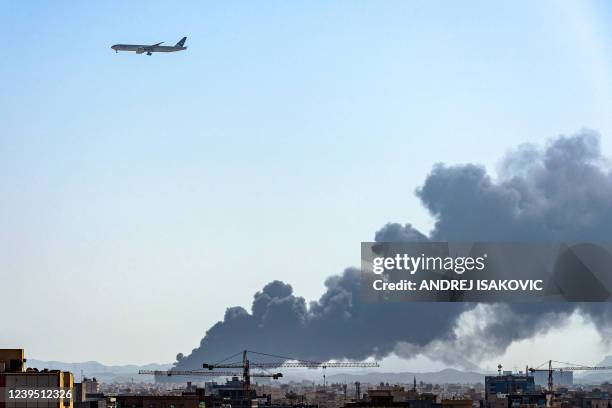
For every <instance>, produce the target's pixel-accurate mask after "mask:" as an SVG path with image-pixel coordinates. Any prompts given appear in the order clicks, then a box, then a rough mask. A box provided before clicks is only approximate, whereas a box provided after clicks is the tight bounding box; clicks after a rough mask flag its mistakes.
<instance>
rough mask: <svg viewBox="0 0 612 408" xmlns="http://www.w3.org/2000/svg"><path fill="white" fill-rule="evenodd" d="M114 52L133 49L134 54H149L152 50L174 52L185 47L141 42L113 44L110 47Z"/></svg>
mask: <svg viewBox="0 0 612 408" xmlns="http://www.w3.org/2000/svg"><path fill="white" fill-rule="evenodd" d="M111 48H112V49H113V50H115V52H119V51H133V52H135V53H136V54H143V53H147V54H148V55H151V53H154V52H176V51H183V50H186V49H187V47H170V46H168V45H142V44H115V45H113V46H112V47H111Z"/></svg>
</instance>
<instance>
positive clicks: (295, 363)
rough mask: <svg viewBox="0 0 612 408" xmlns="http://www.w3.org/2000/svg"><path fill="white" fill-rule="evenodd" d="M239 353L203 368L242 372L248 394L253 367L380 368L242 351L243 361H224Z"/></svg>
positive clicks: (205, 365) (364, 364) (361, 363)
mask: <svg viewBox="0 0 612 408" xmlns="http://www.w3.org/2000/svg"><path fill="white" fill-rule="evenodd" d="M249 353H251V354H257V355H260V356H265V357H272V358H277V359H280V361H266V362H255V361H250V360H249ZM238 354H239V353H236V354H234V355H233V356H230V357H228V358H226V359H225V360H223V361H221V362H219V363H214V364H210V363H204V364H203V365H202V367H203V368H205V369H208V370H211V371H212V370H215V369H217V368H229V369H231V368H234V369H241V370H242V378H243V380H244V389H245V391H247V392H248V390H249V389H250V386H251V377H254V375H253V374H252V373H251V367H256V368H260V369H264V370H265V369H267V368H294V367H301V368H322V369H326V368H367V367H379V365H378V363H377V362H360V361H354V362H353V361H339V362H336V361H309V360H299V359H295V358H292V357H285V356H277V355H273V354H266V353H259V352H256V351H249V350H243V351H242V361H240V362H234V363H225V362H224V361H227V360H229V359H230V358H232V357H234V356H237V355H238Z"/></svg>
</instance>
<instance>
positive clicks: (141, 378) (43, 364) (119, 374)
mask: <svg viewBox="0 0 612 408" xmlns="http://www.w3.org/2000/svg"><path fill="white" fill-rule="evenodd" d="M26 366H27V367H31V368H38V369H39V370H42V369H44V368H48V369H51V370H62V371H70V372H72V373H73V374H74V379H75V381H81V373H82V375H83V376H85V377H89V378H91V377H96V378H97V379H98V381H101V382H107V383H108V382H130V381H132V379H133V381H135V382H152V381H153V376H151V375H140V374H138V370H169V369H170V368H171V367H172V364H146V365H134V364H130V365H111V366H107V365H104V364H101V363H99V362H97V361H86V362H83V363H64V362H61V361H41V360H34V359H28V361H27V362H26Z"/></svg>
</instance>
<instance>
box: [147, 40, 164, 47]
mask: <svg viewBox="0 0 612 408" xmlns="http://www.w3.org/2000/svg"><path fill="white" fill-rule="evenodd" d="M163 43H164V41H162V42H159V43H157V44H153V45H151V46H150V47H155V46H158V45H161V44H163Z"/></svg>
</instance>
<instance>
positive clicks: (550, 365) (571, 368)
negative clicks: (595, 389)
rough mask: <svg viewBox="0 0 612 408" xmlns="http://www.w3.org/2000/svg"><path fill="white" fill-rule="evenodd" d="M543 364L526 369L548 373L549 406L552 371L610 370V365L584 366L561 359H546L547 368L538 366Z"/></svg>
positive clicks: (611, 367)
mask: <svg viewBox="0 0 612 408" xmlns="http://www.w3.org/2000/svg"><path fill="white" fill-rule="evenodd" d="M553 363H557V364H568V366H566V367H553ZM544 364H546V363H543V364H541V365H539V366H538V367H536V368H529V367H528V368H527V370H528V371H529V372H531V373H535V372H537V371H540V372H541V371H544V372H547V373H548V387H547V392H546V393H547V394H548V396H549V397H548V398H547V406H551V405H552V396H553V372H554V371H558V372H563V371H601V370H612V366H586V365H580V364H572V363H564V362H562V361H554V360H548V367H547V368H540V367H542V366H543V365H544Z"/></svg>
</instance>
